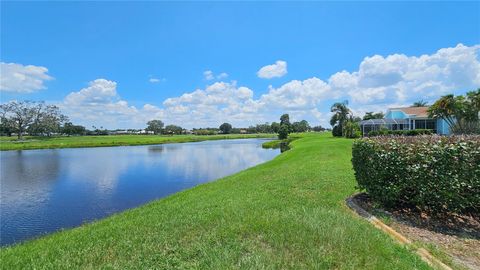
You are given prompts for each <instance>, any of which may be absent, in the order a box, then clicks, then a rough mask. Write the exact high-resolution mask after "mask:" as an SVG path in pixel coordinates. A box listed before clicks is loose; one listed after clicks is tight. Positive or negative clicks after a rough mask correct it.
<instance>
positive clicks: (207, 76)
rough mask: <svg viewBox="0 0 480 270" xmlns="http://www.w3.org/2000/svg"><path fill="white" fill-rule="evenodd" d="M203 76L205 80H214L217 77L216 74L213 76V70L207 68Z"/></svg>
mask: <svg viewBox="0 0 480 270" xmlns="http://www.w3.org/2000/svg"><path fill="white" fill-rule="evenodd" d="M203 77H204V78H205V80H208V81H209V80H213V79H215V76H213V71H211V70H205V71H204V72H203Z"/></svg>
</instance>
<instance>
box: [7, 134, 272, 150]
mask: <svg viewBox="0 0 480 270" xmlns="http://www.w3.org/2000/svg"><path fill="white" fill-rule="evenodd" d="M275 137H276V135H275V134H225V135H208V136H196V135H174V136H166V135H165V136H158V135H109V136H71V137H66V136H62V137H26V139H25V140H23V141H17V140H16V137H0V150H28V149H49V148H76V147H102V146H125V145H147V144H162V143H182V142H198V141H206V140H224V139H247V138H275Z"/></svg>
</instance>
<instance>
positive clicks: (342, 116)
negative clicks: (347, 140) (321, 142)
mask: <svg viewBox="0 0 480 270" xmlns="http://www.w3.org/2000/svg"><path fill="white" fill-rule="evenodd" d="M330 111H331V112H333V115H332V118H330V125H332V127H333V129H334V132H333V135H334V136H342V135H343V133H342V130H343V126H344V124H345V122H346V121H347V120H348V117H349V115H350V114H351V111H350V109H349V108H348V101H344V102H337V103H334V104H333V105H332V107H331V108H330Z"/></svg>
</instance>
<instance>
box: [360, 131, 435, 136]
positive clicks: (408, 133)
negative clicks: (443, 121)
mask: <svg viewBox="0 0 480 270" xmlns="http://www.w3.org/2000/svg"><path fill="white" fill-rule="evenodd" d="M433 133H434V132H433V130H431V129H411V130H389V129H381V130H372V131H370V132H369V133H368V136H369V137H375V136H385V135H397V136H417V135H431V134H433Z"/></svg>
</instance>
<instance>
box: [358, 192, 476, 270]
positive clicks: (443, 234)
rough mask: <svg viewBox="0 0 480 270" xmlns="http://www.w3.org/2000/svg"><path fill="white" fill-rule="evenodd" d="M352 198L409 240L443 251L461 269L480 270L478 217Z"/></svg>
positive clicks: (366, 197) (365, 198) (360, 195)
mask: <svg viewBox="0 0 480 270" xmlns="http://www.w3.org/2000/svg"><path fill="white" fill-rule="evenodd" d="M352 199H353V200H354V202H355V203H356V204H357V205H359V206H360V207H362V208H363V209H365V210H366V211H368V212H369V213H370V214H372V215H375V216H377V217H379V218H382V217H384V218H387V220H388V223H387V224H388V225H389V226H391V227H392V228H393V229H395V230H396V231H398V232H399V233H401V234H403V235H405V236H406V237H407V238H408V239H410V240H412V241H414V242H421V243H425V244H430V245H433V246H436V247H438V248H440V250H441V251H443V252H445V253H447V254H448V255H450V256H451V259H452V261H453V262H454V264H457V265H460V266H461V267H465V268H469V269H480V216H479V215H458V214H453V213H452V214H446V215H443V216H432V215H429V214H427V213H425V212H421V211H419V210H417V209H411V208H406V207H403V208H396V209H384V208H383V207H381V206H380V205H379V204H378V203H376V202H374V201H373V200H372V199H371V198H370V197H369V196H368V195H367V194H365V193H360V194H357V195H355V196H354V197H353V198H352Z"/></svg>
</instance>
